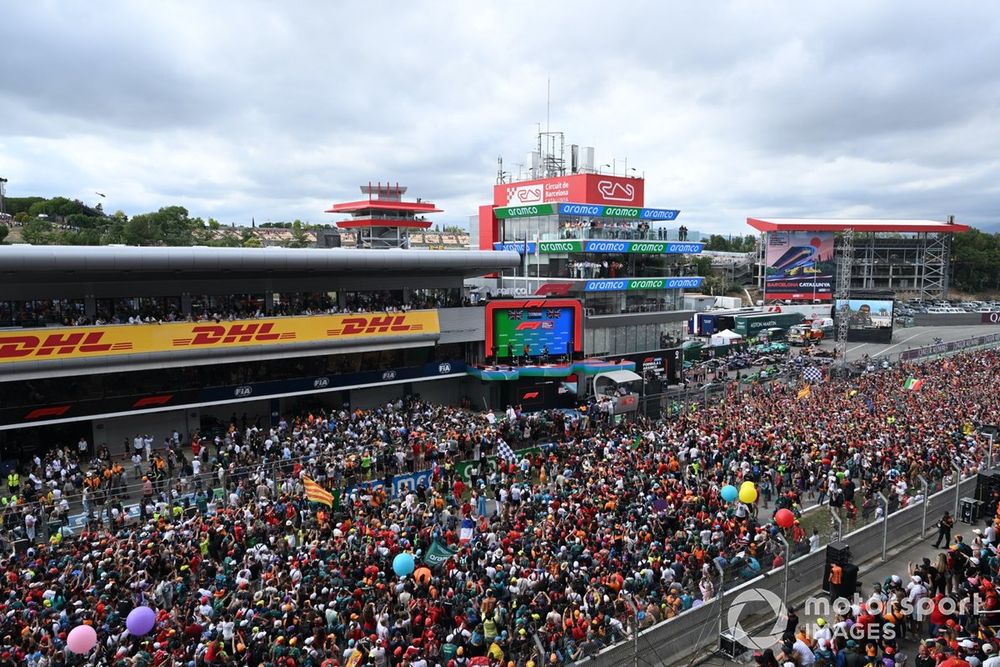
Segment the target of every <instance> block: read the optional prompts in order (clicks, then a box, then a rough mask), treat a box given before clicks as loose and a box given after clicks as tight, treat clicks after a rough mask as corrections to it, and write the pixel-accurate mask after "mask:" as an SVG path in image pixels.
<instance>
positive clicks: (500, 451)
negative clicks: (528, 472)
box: [497, 440, 517, 463]
mask: <svg viewBox="0 0 1000 667" xmlns="http://www.w3.org/2000/svg"><path fill="white" fill-rule="evenodd" d="M497 456H499V457H500V458H502V459H503V460H504V461H507V462H508V463H517V454H515V453H514V450H513V449H511V448H510V445H508V444H507V443H506V442H504V441H503V440H501V441H500V443H499V444H498V445H497Z"/></svg>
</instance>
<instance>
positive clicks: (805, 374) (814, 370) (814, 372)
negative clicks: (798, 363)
mask: <svg viewBox="0 0 1000 667" xmlns="http://www.w3.org/2000/svg"><path fill="white" fill-rule="evenodd" d="M802 379H803V380H805V381H806V382H822V381H823V371H822V370H821V369H820V367H819V366H807V367H806V368H803V369H802Z"/></svg>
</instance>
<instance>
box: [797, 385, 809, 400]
mask: <svg viewBox="0 0 1000 667" xmlns="http://www.w3.org/2000/svg"><path fill="white" fill-rule="evenodd" d="M811 393H812V385H809V384H807V385H805V386H804V387H802V389H799V393H797V394H795V398H797V399H803V398H805V397H806V396H808V395H809V394H811Z"/></svg>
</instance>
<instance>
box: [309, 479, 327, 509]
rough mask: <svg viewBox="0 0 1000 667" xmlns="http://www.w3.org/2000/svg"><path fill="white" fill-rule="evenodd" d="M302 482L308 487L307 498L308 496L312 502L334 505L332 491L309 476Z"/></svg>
mask: <svg viewBox="0 0 1000 667" xmlns="http://www.w3.org/2000/svg"><path fill="white" fill-rule="evenodd" d="M302 483H303V484H304V485H305V487H306V498H308V499H309V501H310V502H314V503H320V504H321V505H326V506H327V507H330V508H332V507H333V494H332V493H330V492H329V491H327V490H326V489H324V488H323V487H322V486H320V485H319V484H317V483H316V482H314V481H313V480H311V479H310V478H308V477H304V478H303V480H302Z"/></svg>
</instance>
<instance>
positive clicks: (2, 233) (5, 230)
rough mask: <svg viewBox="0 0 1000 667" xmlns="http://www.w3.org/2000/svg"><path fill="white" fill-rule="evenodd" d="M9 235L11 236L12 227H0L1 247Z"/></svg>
mask: <svg viewBox="0 0 1000 667" xmlns="http://www.w3.org/2000/svg"><path fill="white" fill-rule="evenodd" d="M8 234H10V227H8V226H7V225H0V245H3V240H4V239H5V238H7V235H8Z"/></svg>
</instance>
